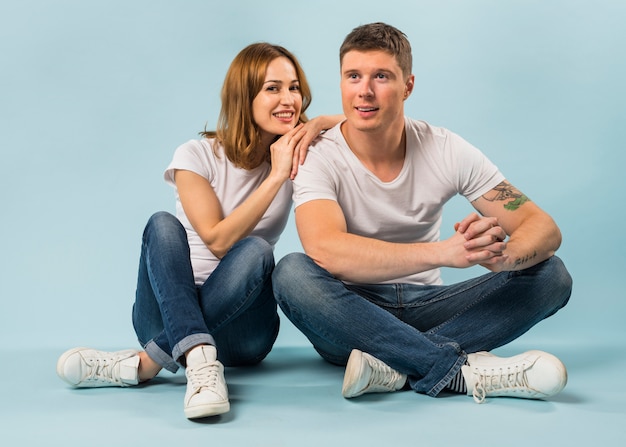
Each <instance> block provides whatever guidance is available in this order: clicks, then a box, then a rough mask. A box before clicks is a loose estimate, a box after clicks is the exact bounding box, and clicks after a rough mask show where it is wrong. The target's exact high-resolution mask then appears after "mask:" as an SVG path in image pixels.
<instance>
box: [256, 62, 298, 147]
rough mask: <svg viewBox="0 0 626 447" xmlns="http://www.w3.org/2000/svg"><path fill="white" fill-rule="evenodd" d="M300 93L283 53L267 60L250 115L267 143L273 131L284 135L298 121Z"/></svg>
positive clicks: (272, 136)
mask: <svg viewBox="0 0 626 447" xmlns="http://www.w3.org/2000/svg"><path fill="white" fill-rule="evenodd" d="M301 110H302V95H301V93H300V82H299V80H298V76H297V75H296V69H295V67H294V66H293V64H292V63H291V61H290V60H289V59H287V58H286V57H278V58H276V59H274V60H273V61H272V62H270V63H269V65H268V66H267V71H266V73H265V81H264V82H263V87H262V88H261V91H260V92H259V93H258V94H257V95H256V97H255V98H254V101H252V118H253V119H254V122H255V123H256V124H257V126H259V128H260V129H261V139H262V142H263V144H264V145H265V146H266V147H267V146H269V145H270V143H271V142H272V141H273V140H274V138H275V137H276V135H283V134H285V133H287V132H288V131H289V130H291V129H293V128H294V127H295V126H296V124H298V119H299V118H300V111H301Z"/></svg>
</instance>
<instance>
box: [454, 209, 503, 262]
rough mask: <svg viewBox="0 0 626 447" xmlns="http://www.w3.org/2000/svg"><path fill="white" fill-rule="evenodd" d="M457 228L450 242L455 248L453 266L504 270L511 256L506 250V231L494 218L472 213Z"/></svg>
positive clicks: (455, 227)
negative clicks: (476, 266) (477, 266)
mask: <svg viewBox="0 0 626 447" xmlns="http://www.w3.org/2000/svg"><path fill="white" fill-rule="evenodd" d="M454 230H455V231H456V233H455V235H453V236H452V237H451V238H450V239H448V241H446V242H447V243H449V245H450V247H451V248H452V251H451V253H452V264H453V266H454V267H471V266H473V265H477V264H480V265H482V266H483V267H485V268H487V269H489V270H491V271H500V270H503V269H504V263H505V261H506V260H507V258H508V256H507V255H506V254H504V250H505V249H506V242H505V239H506V237H507V234H506V231H504V229H503V228H502V227H501V226H500V225H499V224H498V219H497V218H495V217H481V216H479V215H478V214H477V213H471V214H470V215H469V216H467V217H466V218H465V219H463V220H462V221H461V222H458V223H456V224H455V225H454Z"/></svg>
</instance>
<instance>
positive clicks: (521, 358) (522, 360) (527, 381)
mask: <svg viewBox="0 0 626 447" xmlns="http://www.w3.org/2000/svg"><path fill="white" fill-rule="evenodd" d="M467 363H469V365H464V366H462V367H461V371H462V373H463V377H464V378H465V383H466V385H467V394H468V395H472V396H474V400H475V401H476V402H477V403H482V402H483V401H484V400H485V398H486V397H495V396H503V397H521V398H525V399H541V398H544V397H550V396H554V395H555V394H557V393H559V392H560V391H561V390H562V389H563V388H564V387H565V384H566V383H567V371H566V369H565V365H563V363H562V362H561V361H560V360H559V359H557V358H556V357H555V356H553V355H552V354H548V353H547V352H542V351H528V352H524V353H522V354H519V355H516V356H513V357H508V358H502V357H497V356H495V355H493V354H490V353H488V352H477V353H475V354H469V355H468V356H467Z"/></svg>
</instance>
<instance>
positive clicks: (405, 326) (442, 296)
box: [273, 253, 572, 396]
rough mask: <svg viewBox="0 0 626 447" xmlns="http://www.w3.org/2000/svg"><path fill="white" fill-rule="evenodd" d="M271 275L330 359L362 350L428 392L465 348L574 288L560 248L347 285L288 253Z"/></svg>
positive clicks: (509, 334) (504, 335)
mask: <svg viewBox="0 0 626 447" xmlns="http://www.w3.org/2000/svg"><path fill="white" fill-rule="evenodd" d="M273 283H274V295H275V297H276V300H277V301H278V304H279V305H280V307H281V309H282V310H283V312H284V313H285V315H286V316H287V317H288V318H289V319H290V320H291V321H292V322H293V324H294V325H295V326H296V327H297V328H298V329H300V331H302V332H303V333H304V335H306V336H307V338H308V339H309V341H310V342H311V343H312V344H313V346H314V347H315V349H316V350H317V351H318V352H319V354H320V355H321V356H322V357H323V358H324V359H326V360H328V361H329V362H331V363H335V364H339V365H345V364H346V362H347V359H348V356H349V354H350V352H351V350H352V349H359V350H361V351H364V352H367V353H369V354H371V355H373V356H374V357H376V358H378V359H380V360H382V361H383V362H385V363H386V364H388V365H389V366H391V367H392V368H394V369H396V370H397V371H400V372H402V373H404V374H407V376H408V383H409V385H410V386H411V388H413V389H414V390H415V391H417V392H420V393H425V394H428V395H430V396H436V395H437V394H439V392H440V391H441V390H442V389H443V388H444V387H445V386H446V385H447V384H448V383H449V382H450V381H451V380H452V378H453V377H454V376H455V375H456V374H457V373H458V371H459V370H460V368H461V366H462V365H463V364H464V363H465V361H466V359H467V353H473V352H478V351H490V350H492V349H495V348H497V347H499V346H502V345H504V344H506V343H508V342H510V341H512V340H514V339H516V338H517V337H519V336H520V335H522V334H523V333H525V332H526V331H528V330H529V329H530V328H531V327H532V326H534V325H535V324H537V323H538V322H540V321H541V320H543V319H544V318H547V317H549V316H550V315H552V314H554V313H555V312H556V311H558V310H559V309H560V308H562V307H563V306H564V305H565V304H566V303H567V301H568V299H569V296H570V294H571V288H572V279H571V277H570V275H569V273H568V272H567V270H566V269H565V266H564V265H563V263H562V261H561V260H560V259H559V258H557V257H552V258H550V259H548V260H546V261H544V262H542V263H540V264H538V265H536V266H534V267H531V268H528V269H526V270H521V271H515V272H502V273H487V274H485V275H483V276H480V277H478V278H474V279H471V280H468V281H464V282H461V283H458V284H454V285H449V286H441V285H437V286H420V285H411V284H378V285H363V284H361V285H347V284H344V283H343V282H341V281H340V280H338V279H336V278H334V277H333V276H332V275H331V274H330V273H328V272H327V271H326V270H324V269H323V268H321V267H319V266H318V265H317V264H316V263H315V262H314V261H313V260H312V259H311V258H309V257H308V256H306V255H304V254H302V253H292V254H290V255H288V256H286V257H284V258H283V259H282V260H281V261H280V262H279V263H278V265H277V266H276V268H275V269H274V274H273Z"/></svg>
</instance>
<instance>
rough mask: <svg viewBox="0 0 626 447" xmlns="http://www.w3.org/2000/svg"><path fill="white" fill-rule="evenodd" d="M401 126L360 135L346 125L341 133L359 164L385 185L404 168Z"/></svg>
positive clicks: (404, 144)
mask: <svg viewBox="0 0 626 447" xmlns="http://www.w3.org/2000/svg"><path fill="white" fill-rule="evenodd" d="M401 124H402V126H399V125H398V126H394V128H387V129H381V130H370V131H361V130H358V129H355V128H354V127H352V126H350V123H348V122H347V121H346V122H344V123H343V124H342V125H341V132H342V134H343V136H344V138H345V140H346V142H347V143H348V147H349V148H350V150H351V151H352V152H353V153H354V155H355V156H356V157H357V158H358V159H359V161H360V162H361V163H362V164H363V165H364V166H365V167H366V168H367V169H368V170H369V171H371V172H372V173H373V174H374V175H375V176H376V177H378V178H379V179H380V180H382V181H384V182H390V181H392V180H393V179H395V178H396V177H397V176H398V175H399V174H400V171H401V170H402V167H403V166H404V156H405V153H406V131H405V129H404V121H403V122H402V123H401Z"/></svg>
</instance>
